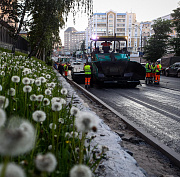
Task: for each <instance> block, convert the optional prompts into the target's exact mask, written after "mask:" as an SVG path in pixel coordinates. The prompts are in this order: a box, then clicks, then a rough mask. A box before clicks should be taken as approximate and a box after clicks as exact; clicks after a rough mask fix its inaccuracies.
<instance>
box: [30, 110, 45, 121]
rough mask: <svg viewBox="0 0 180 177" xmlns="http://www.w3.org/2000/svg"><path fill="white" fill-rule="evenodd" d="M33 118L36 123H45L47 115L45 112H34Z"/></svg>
mask: <svg viewBox="0 0 180 177" xmlns="http://www.w3.org/2000/svg"><path fill="white" fill-rule="evenodd" d="M32 117H33V120H35V121H36V122H43V121H45V120H46V113H45V112H44V111H40V110H37V111H35V112H33V114H32Z"/></svg>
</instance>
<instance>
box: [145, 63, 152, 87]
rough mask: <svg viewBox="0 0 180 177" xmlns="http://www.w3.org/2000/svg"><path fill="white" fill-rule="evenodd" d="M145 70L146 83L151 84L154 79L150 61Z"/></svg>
mask: <svg viewBox="0 0 180 177" xmlns="http://www.w3.org/2000/svg"><path fill="white" fill-rule="evenodd" d="M145 68H146V80H145V82H146V84H149V83H150V82H151V80H152V78H151V62H150V61H148V62H147V63H146V65H145Z"/></svg>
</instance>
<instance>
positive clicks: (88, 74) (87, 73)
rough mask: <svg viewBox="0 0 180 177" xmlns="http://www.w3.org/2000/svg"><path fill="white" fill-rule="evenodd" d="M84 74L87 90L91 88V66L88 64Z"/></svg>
mask: <svg viewBox="0 0 180 177" xmlns="http://www.w3.org/2000/svg"><path fill="white" fill-rule="evenodd" d="M84 72H85V88H89V87H90V81H91V66H90V65H89V64H88V63H86V65H85V66H84Z"/></svg>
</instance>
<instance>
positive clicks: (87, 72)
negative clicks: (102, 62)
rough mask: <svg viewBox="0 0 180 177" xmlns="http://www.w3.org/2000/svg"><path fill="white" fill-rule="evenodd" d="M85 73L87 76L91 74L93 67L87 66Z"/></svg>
mask: <svg viewBox="0 0 180 177" xmlns="http://www.w3.org/2000/svg"><path fill="white" fill-rule="evenodd" d="M84 72H85V74H91V66H90V65H85V66H84Z"/></svg>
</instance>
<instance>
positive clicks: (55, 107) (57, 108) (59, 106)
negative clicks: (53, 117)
mask: <svg viewBox="0 0 180 177" xmlns="http://www.w3.org/2000/svg"><path fill="white" fill-rule="evenodd" d="M51 108H52V110H53V111H60V110H61V109H62V104H61V103H59V102H53V103H52V107H51Z"/></svg>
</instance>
